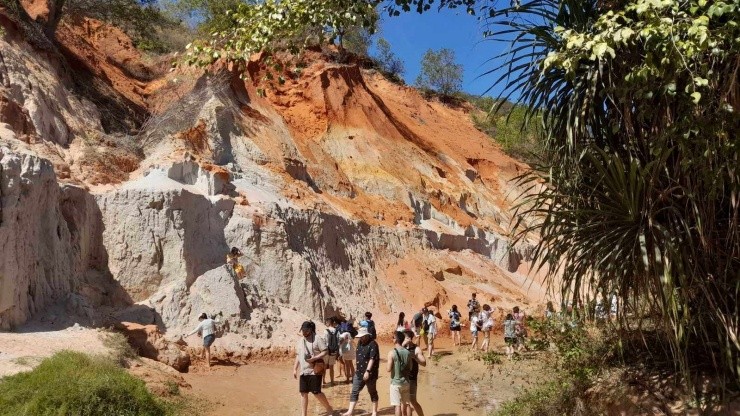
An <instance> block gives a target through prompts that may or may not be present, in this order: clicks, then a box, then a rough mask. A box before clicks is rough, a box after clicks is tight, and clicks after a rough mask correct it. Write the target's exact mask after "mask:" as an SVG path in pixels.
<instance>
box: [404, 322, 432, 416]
mask: <svg viewBox="0 0 740 416" xmlns="http://www.w3.org/2000/svg"><path fill="white" fill-rule="evenodd" d="M404 335H406V339H405V340H404V347H406V349H407V350H408V351H409V352H410V353H411V358H412V361H411V371H410V372H409V406H406V409H405V410H404V416H412V414H413V412H414V410H416V413H418V414H419V416H424V410H423V409H422V408H421V405H420V404H419V402H418V400H417V399H416V392H417V389H418V384H417V380H418V378H419V366H422V367H426V365H427V360H426V358H424V351H422V350H421V347H419V346H418V345H416V344H414V331H411V330H406V331H405V332H404Z"/></svg>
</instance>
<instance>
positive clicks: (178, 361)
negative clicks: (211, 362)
mask: <svg viewBox="0 0 740 416" xmlns="http://www.w3.org/2000/svg"><path fill="white" fill-rule="evenodd" d="M117 328H118V330H120V331H121V332H123V333H124V335H126V337H127V338H128V340H129V344H131V346H132V347H133V348H134V350H135V351H137V352H138V354H139V355H140V356H142V357H146V358H151V359H153V360H157V361H159V362H160V363H164V364H167V365H169V366H170V367H172V368H174V369H175V370H177V371H181V372H184V371H187V370H188V367H189V366H190V356H189V355H188V354H187V353H186V352H185V351H183V349H181V348H180V346H178V345H177V344H175V343H174V342H170V341H167V340H166V339H165V338H164V336H163V335H162V333H161V332H160V331H159V328H157V326H156V325H140V324H136V323H131V322H121V323H120V324H119V325H117Z"/></svg>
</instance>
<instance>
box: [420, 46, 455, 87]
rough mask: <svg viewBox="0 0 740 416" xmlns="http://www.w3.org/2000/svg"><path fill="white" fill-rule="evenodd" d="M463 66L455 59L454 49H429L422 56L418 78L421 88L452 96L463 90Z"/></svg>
mask: <svg viewBox="0 0 740 416" xmlns="http://www.w3.org/2000/svg"><path fill="white" fill-rule="evenodd" d="M462 82H463V66H462V65H461V64H458V63H457V62H456V61H455V52H454V51H453V50H452V49H447V48H445V49H440V50H439V51H436V52H435V51H433V50H431V49H429V50H428V51H426V53H424V56H423V57H422V58H421V72H420V73H419V76H418V77H417V78H416V85H417V86H418V87H419V88H423V89H428V90H432V91H434V92H436V93H438V94H440V95H442V97H443V98H444V97H448V98H451V97H452V96H454V95H455V94H457V93H459V92H460V91H461V90H462Z"/></svg>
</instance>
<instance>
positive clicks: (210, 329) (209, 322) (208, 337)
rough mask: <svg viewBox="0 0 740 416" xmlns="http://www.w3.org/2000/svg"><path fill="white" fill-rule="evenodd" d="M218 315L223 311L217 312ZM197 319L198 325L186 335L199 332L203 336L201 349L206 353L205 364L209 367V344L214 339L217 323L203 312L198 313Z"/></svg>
mask: <svg viewBox="0 0 740 416" xmlns="http://www.w3.org/2000/svg"><path fill="white" fill-rule="evenodd" d="M219 315H223V313H221V312H219ZM198 320H199V321H200V323H199V324H198V326H197V327H196V328H195V329H194V330H192V331H191V332H190V333H189V334H187V335H186V336H188V337H189V336H191V335H193V334H195V333H197V332H200V333H201V336H202V337H203V349H204V350H205V353H206V365H207V366H208V367H210V366H211V345H213V341H215V340H216V324H217V323H218V321H216V320H214V319H210V318H209V317H208V315H206V313H205V312H203V313H201V314H200V316H199V317H198Z"/></svg>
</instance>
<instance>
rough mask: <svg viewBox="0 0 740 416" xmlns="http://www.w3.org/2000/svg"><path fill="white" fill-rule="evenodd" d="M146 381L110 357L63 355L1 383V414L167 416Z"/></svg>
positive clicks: (165, 406)
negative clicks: (133, 374) (134, 375)
mask: <svg viewBox="0 0 740 416" xmlns="http://www.w3.org/2000/svg"><path fill="white" fill-rule="evenodd" d="M168 407H169V406H168V405H167V404H165V403H163V402H161V401H160V400H158V399H156V398H155V397H154V396H153V395H152V394H151V393H150V392H149V391H148V390H147V389H146V386H145V385H144V382H143V381H141V380H138V379H136V378H135V377H133V376H131V375H130V374H128V373H127V372H126V371H125V370H124V369H123V368H121V367H119V366H118V365H116V363H115V362H112V361H111V360H110V358H103V357H92V356H88V355H85V354H82V353H77V352H71V351H62V352H59V353H57V354H55V355H54V356H52V357H50V358H47V359H45V360H43V361H42V362H41V364H39V366H38V367H36V368H35V369H34V370H33V371H30V372H25V373H20V374H16V375H13V376H10V377H5V378H3V379H0V415H2V416H5V415H8V416H10V415H13V416H18V415H39V416H52V415H60V416H61V415H80V416H86V415H111V416H126V415H132V416H133V415H152V416H156V415H167V414H168V413H169V410H168Z"/></svg>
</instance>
